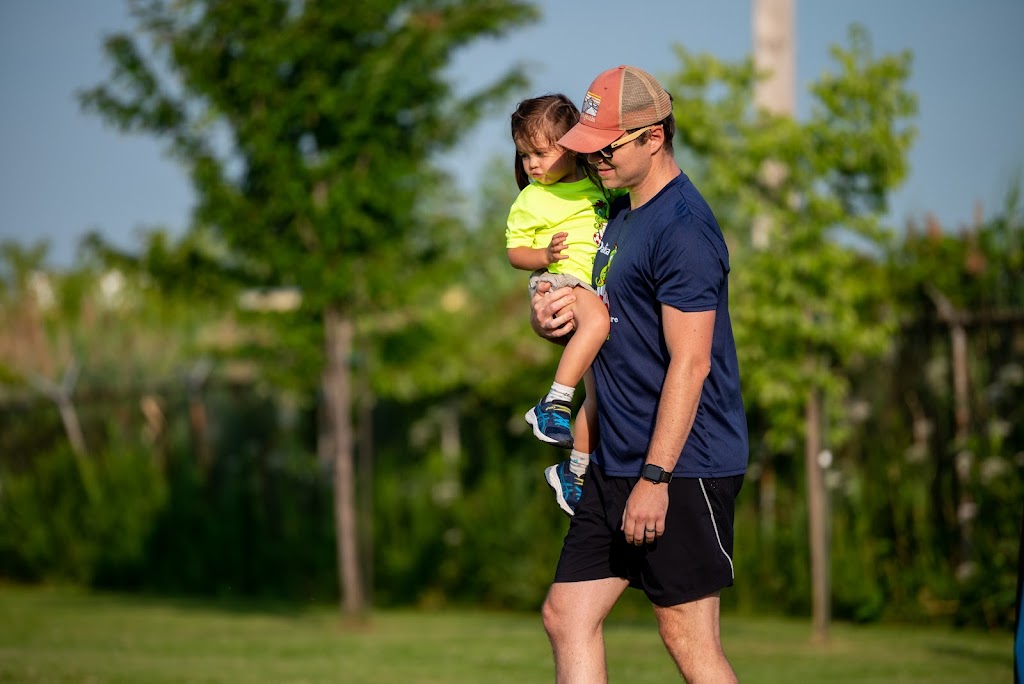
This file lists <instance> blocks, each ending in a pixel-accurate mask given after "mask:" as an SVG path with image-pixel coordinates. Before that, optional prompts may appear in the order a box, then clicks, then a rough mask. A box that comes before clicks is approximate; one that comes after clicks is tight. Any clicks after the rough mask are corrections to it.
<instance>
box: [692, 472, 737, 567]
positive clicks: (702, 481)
mask: <svg viewBox="0 0 1024 684" xmlns="http://www.w3.org/2000/svg"><path fill="white" fill-rule="evenodd" d="M697 481H698V482H700V491H701V492H702V493H703V494H704V501H705V503H707V505H708V513H710V514H711V525H712V526H713V527H714V528H715V539H717V540H718V548H720V549H722V555H723V556H725V559H726V560H727V561H729V572H730V573H732V578H733V579H734V580H735V579H736V568H734V567H733V565H732V558H729V554H727V553H726V552H725V547H724V546H722V536H721V535H720V534H718V523H717V522H715V511H714V510H713V509H712V508H711V500H710V499H708V490H706V489H704V479H703V478H700V477H698V478H697Z"/></svg>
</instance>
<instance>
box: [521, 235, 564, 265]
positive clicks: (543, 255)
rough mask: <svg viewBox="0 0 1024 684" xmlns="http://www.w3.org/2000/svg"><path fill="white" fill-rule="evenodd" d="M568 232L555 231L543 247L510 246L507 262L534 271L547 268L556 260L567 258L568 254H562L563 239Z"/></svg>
mask: <svg viewBox="0 0 1024 684" xmlns="http://www.w3.org/2000/svg"><path fill="white" fill-rule="evenodd" d="M568 237H569V234H568V233H555V234H554V235H553V236H552V238H551V242H550V243H549V244H548V246H547V247H545V248H544V249H534V248H533V247H510V248H509V249H508V262H509V263H510V264H512V265H513V266H515V267H516V268H518V269H520V270H523V271H536V270H537V269H539V268H547V267H548V266H550V265H551V264H553V263H555V262H556V261H561V260H562V259H568V258H569V255H568V254H562V250H564V249H565V247H566V244H565V240H566V238H568Z"/></svg>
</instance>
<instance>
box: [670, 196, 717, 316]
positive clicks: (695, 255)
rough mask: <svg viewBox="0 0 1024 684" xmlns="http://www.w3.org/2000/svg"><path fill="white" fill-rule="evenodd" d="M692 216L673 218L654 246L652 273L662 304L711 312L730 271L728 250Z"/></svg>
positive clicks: (683, 309) (715, 307)
mask: <svg viewBox="0 0 1024 684" xmlns="http://www.w3.org/2000/svg"><path fill="white" fill-rule="evenodd" d="M717 243H718V240H717V239H716V237H715V235H714V234H713V232H712V231H711V230H710V229H708V227H707V226H706V225H705V224H704V223H703V222H702V221H700V220H699V219H696V218H694V217H692V216H688V217H685V218H681V219H679V220H677V221H674V222H673V223H672V225H671V226H669V227H668V228H667V229H666V230H665V231H664V232H663V233H662V234H661V236H660V238H659V240H658V241H657V244H656V245H655V246H654V247H655V249H654V253H653V256H652V264H651V269H652V275H653V277H654V286H655V293H656V295H657V298H658V301H659V302H661V303H662V304H668V305H669V306H671V307H673V308H675V309H679V310H680V311H690V312H692V311H712V310H715V309H717V308H718V300H719V296H718V295H719V292H720V291H721V288H722V286H723V283H724V282H725V277H726V274H727V273H728V270H729V259H728V253H727V252H725V251H724V245H719V244H717Z"/></svg>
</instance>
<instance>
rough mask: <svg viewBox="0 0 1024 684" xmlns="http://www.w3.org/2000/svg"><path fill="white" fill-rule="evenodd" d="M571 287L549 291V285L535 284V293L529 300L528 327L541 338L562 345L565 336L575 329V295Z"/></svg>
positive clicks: (544, 283) (543, 283)
mask: <svg viewBox="0 0 1024 684" xmlns="http://www.w3.org/2000/svg"><path fill="white" fill-rule="evenodd" d="M572 292H573V288H571V287H560V288H558V289H557V290H554V291H552V290H551V283H546V282H543V281H542V282H540V283H537V292H536V293H535V294H534V295H533V298H532V299H531V300H530V325H532V326H533V330H534V332H536V333H537V334H538V335H540V336H541V337H543V338H545V339H548V340H552V341H554V342H560V343H562V344H564V343H565V342H568V340H562V339H561V338H564V337H565V336H566V335H568V334H569V333H571V332H572V331H573V330H575V329H576V323H575V321H573V313H572V306H571V305H572V303H573V302H575V301H576V295H574V294H573V293H572Z"/></svg>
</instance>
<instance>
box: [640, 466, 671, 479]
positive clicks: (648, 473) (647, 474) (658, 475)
mask: <svg viewBox="0 0 1024 684" xmlns="http://www.w3.org/2000/svg"><path fill="white" fill-rule="evenodd" d="M643 476H644V479H647V480H650V481H651V482H664V481H665V479H666V478H665V470H664V469H663V468H661V467H660V466H656V465H654V464H653V463H648V464H647V465H645V466H644V471H643Z"/></svg>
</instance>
